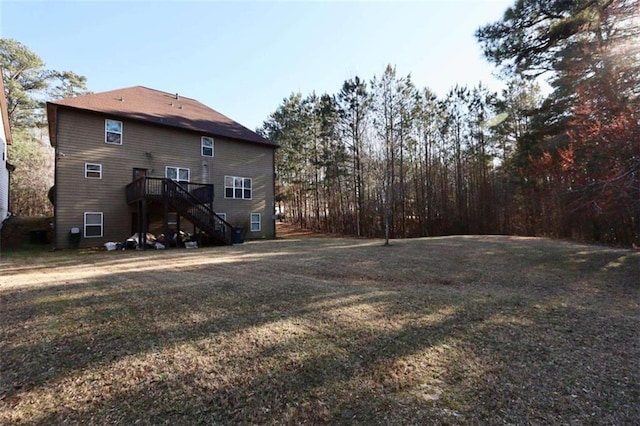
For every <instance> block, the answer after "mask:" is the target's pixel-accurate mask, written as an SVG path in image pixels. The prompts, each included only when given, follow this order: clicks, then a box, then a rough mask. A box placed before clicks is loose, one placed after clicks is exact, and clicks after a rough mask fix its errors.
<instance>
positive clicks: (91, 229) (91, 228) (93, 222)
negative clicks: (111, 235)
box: [84, 212, 103, 238]
mask: <svg viewBox="0 0 640 426" xmlns="http://www.w3.org/2000/svg"><path fill="white" fill-rule="evenodd" d="M102 223H103V222H102V212H85V213H84V237H85V238H96V237H102V228H103V225H102Z"/></svg>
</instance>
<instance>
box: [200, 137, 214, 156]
mask: <svg viewBox="0 0 640 426" xmlns="http://www.w3.org/2000/svg"><path fill="white" fill-rule="evenodd" d="M205 141H211V146H210V147H208V146H207V147H205V146H204V142H205ZM214 146H215V141H214V139H213V138H212V137H211V136H201V137H200V155H201V156H202V157H213V156H214V155H215V154H214V153H215V148H214ZM205 148H206V149H211V155H206V154H205V153H204V150H205Z"/></svg>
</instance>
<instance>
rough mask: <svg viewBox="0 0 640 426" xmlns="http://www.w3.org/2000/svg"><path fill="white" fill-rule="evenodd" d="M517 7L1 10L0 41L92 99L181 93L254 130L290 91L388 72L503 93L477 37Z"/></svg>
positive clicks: (24, 6)
mask: <svg viewBox="0 0 640 426" xmlns="http://www.w3.org/2000/svg"><path fill="white" fill-rule="evenodd" d="M512 3H513V1H511V0H509V1H506V0H449V1H445V0H442V1H438V0H422V1H412V2H399V1H351V2H344V1H324V2H321V1H315V2H310V1H306V2H303V1H288V2H284V1H257V2H250V1H236V2H218V1H194V2H183V1H180V2H178V1H157V0H156V1H135V2H113V1H74V2H58V1H44V2H36V1H30V0H20V1H11V0H9V1H7V0H0V35H1V36H2V37H9V38H14V39H16V40H18V41H20V42H21V43H23V44H25V45H26V46H27V47H29V48H30V49H31V50H33V51H34V52H35V53H37V54H38V55H39V56H40V57H41V58H42V59H43V60H44V61H45V62H46V66H47V68H50V69H56V70H71V71H74V72H76V73H78V74H82V75H85V76H86V77H87V79H88V86H89V89H91V90H92V91H94V92H101V91H106V90H112V89H117V88H122V87H129V86H135V85H142V86H147V87H151V88H154V89H159V90H164V91H167V92H171V93H175V92H178V93H180V94H182V95H184V96H188V97H192V98H196V99H198V100H199V101H201V102H203V103H205V104H207V105H208V106H210V107H212V108H214V109H216V110H218V111H220V112H221V113H223V114H225V115H227V116H229V117H231V118H232V119H234V120H236V121H238V122H240V123H241V124H243V125H245V126H247V127H249V128H250V129H255V128H256V127H257V126H260V125H261V124H262V122H263V121H264V120H265V119H266V118H267V117H268V115H269V114H270V113H271V112H273V111H274V110H275V109H276V108H277V107H278V105H279V104H280V103H281V101H282V99H283V98H285V97H287V96H288V95H289V94H290V93H291V92H298V91H299V92H301V93H302V94H303V95H306V94H308V93H310V92H311V91H314V90H315V91H316V92H317V93H324V92H328V93H337V92H338V91H339V90H340V87H341V86H342V83H343V82H344V80H346V79H348V78H351V77H354V76H356V75H357V76H359V77H361V78H365V79H367V80H368V79H370V78H372V77H373V76H374V75H380V74H381V73H382V72H383V71H384V68H385V67H386V65H387V64H391V65H395V66H396V68H397V72H398V73H399V74H400V75H406V74H409V73H411V75H412V78H413V80H414V82H415V83H416V84H417V85H418V86H419V87H429V88H431V89H432V90H434V91H435V92H436V93H438V94H439V95H441V96H442V95H444V94H445V93H446V92H447V90H449V89H450V88H451V87H453V86H454V85H455V84H462V85H464V84H467V85H475V84H477V83H478V82H479V81H482V82H483V83H485V84H487V85H488V86H489V87H490V88H492V89H494V90H498V89H499V88H500V87H501V85H500V83H499V82H498V81H497V80H496V79H495V78H493V77H492V74H491V73H492V71H493V70H494V68H493V67H492V66H491V65H489V64H488V63H487V62H486V61H485V60H484V59H483V58H482V55H481V51H480V46H479V45H478V43H477V42H476V40H475V38H474V35H473V34H474V31H475V30H476V29H477V28H478V27H479V26H481V25H484V24H486V23H489V22H493V21H497V20H499V19H500V18H501V17H502V14H503V13H504V11H505V10H506V8H507V7H508V6H509V5H511V4H512Z"/></svg>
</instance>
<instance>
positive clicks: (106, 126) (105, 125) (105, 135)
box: [104, 118, 124, 145]
mask: <svg viewBox="0 0 640 426" xmlns="http://www.w3.org/2000/svg"><path fill="white" fill-rule="evenodd" d="M109 122H113V123H119V124H120V131H119V132H114V131H113V130H108V124H109ZM109 133H115V134H116V135H120V142H109V141H108V138H107V136H108V134H109ZM123 133H124V125H123V124H122V121H118V120H112V119H110V118H105V120H104V143H108V144H109V145H122V140H123Z"/></svg>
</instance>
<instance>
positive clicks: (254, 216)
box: [251, 213, 260, 232]
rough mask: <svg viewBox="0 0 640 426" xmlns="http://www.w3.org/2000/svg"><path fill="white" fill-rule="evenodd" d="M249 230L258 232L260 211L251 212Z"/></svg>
mask: <svg viewBox="0 0 640 426" xmlns="http://www.w3.org/2000/svg"><path fill="white" fill-rule="evenodd" d="M251 232H260V213H251Z"/></svg>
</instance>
